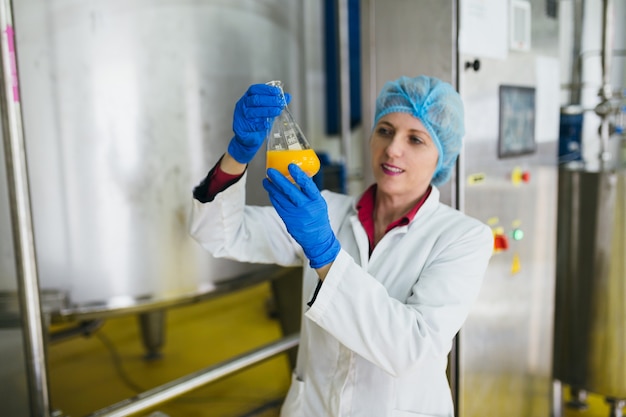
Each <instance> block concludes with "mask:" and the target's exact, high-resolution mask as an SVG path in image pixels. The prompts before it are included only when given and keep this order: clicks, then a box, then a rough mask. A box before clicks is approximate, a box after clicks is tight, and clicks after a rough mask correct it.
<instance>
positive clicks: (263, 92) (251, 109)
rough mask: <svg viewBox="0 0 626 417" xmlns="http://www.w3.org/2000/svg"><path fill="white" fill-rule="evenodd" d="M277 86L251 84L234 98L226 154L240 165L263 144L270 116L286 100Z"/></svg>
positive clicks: (270, 124) (278, 112) (252, 155)
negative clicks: (234, 103)
mask: <svg viewBox="0 0 626 417" xmlns="http://www.w3.org/2000/svg"><path fill="white" fill-rule="evenodd" d="M290 98H291V97H290V96H289V94H285V95H284V99H283V94H282V92H281V90H280V88H278V87H274V86H271V85H266V84H253V85H251V86H250V87H249V88H248V91H246V93H245V94H244V95H243V96H242V97H241V98H240V99H239V101H237V104H236V105H235V112H234V114H233V132H234V133H235V136H234V137H233V138H232V139H231V141H230V143H229V144H228V153H229V154H230V155H231V156H232V157H233V158H235V160H236V161H237V162H239V163H241V164H247V163H248V162H250V161H251V160H252V158H254V155H255V154H256V152H257V151H258V150H259V148H260V147H261V145H262V144H263V140H265V137H266V136H267V134H268V133H269V130H270V128H271V127H272V123H273V122H274V118H275V117H276V116H278V115H279V114H280V112H281V111H282V110H283V108H284V107H285V105H287V103H289V100H290Z"/></svg>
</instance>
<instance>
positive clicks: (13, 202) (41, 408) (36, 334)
mask: <svg viewBox="0 0 626 417" xmlns="http://www.w3.org/2000/svg"><path fill="white" fill-rule="evenodd" d="M0 30H1V32H2V37H1V39H2V46H1V53H0V60H1V63H2V65H1V66H0V68H1V69H0V79H1V80H2V82H1V83H0V106H1V117H2V136H3V142H4V149H5V160H6V161H5V166H6V170H7V183H8V190H9V202H10V210H11V224H12V226H13V242H14V248H15V263H16V272H17V287H18V296H19V304H20V318H21V321H22V329H23V334H24V347H25V351H26V352H25V353H26V354H25V357H26V372H27V382H28V387H29V403H30V412H31V415H34V416H41V417H47V416H49V415H50V396H49V392H48V376H47V370H46V359H45V339H44V333H43V328H44V326H43V317H42V312H41V301H40V295H39V277H38V273H37V261H36V255H35V243H34V235H33V219H32V213H31V203H30V190H29V184H28V171H27V167H26V150H25V143H24V129H23V127H22V109H21V105H20V89H19V76H18V71H17V50H16V43H15V28H14V26H13V2H12V1H11V0H0Z"/></svg>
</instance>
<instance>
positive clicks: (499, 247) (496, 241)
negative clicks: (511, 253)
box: [493, 227, 509, 252]
mask: <svg viewBox="0 0 626 417" xmlns="http://www.w3.org/2000/svg"><path fill="white" fill-rule="evenodd" d="M508 248H509V238H508V237H507V236H506V235H505V234H504V231H503V230H502V228H501V227H498V228H496V229H494V231H493V250H494V252H502V251H505V250H507V249H508Z"/></svg>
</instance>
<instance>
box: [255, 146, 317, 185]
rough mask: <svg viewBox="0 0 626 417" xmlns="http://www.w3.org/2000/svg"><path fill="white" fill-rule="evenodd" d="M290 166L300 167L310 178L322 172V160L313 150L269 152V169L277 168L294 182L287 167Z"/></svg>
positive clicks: (267, 163)
mask: <svg viewBox="0 0 626 417" xmlns="http://www.w3.org/2000/svg"><path fill="white" fill-rule="evenodd" d="M289 164H296V165H298V166H299V167H300V168H301V169H302V170H303V171H304V172H305V173H306V174H307V175H308V176H309V177H312V176H313V175H315V174H317V172H318V171H319V170H320V160H319V158H318V157H317V155H316V154H315V151H314V150H313V149H304V150H298V151H295V150H294V151H267V162H266V165H267V168H275V169H277V170H278V171H280V173H281V174H283V175H284V176H285V177H287V178H289V180H290V181H292V182H293V178H291V175H289V170H288V169H287V167H288V166H289Z"/></svg>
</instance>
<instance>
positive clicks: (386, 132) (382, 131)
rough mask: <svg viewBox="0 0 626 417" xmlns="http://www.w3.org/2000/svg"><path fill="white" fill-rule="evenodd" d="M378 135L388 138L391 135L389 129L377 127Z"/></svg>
mask: <svg viewBox="0 0 626 417" xmlns="http://www.w3.org/2000/svg"><path fill="white" fill-rule="evenodd" d="M378 134H379V135H381V136H390V135H391V129H388V128H386V127H379V128H378Z"/></svg>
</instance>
